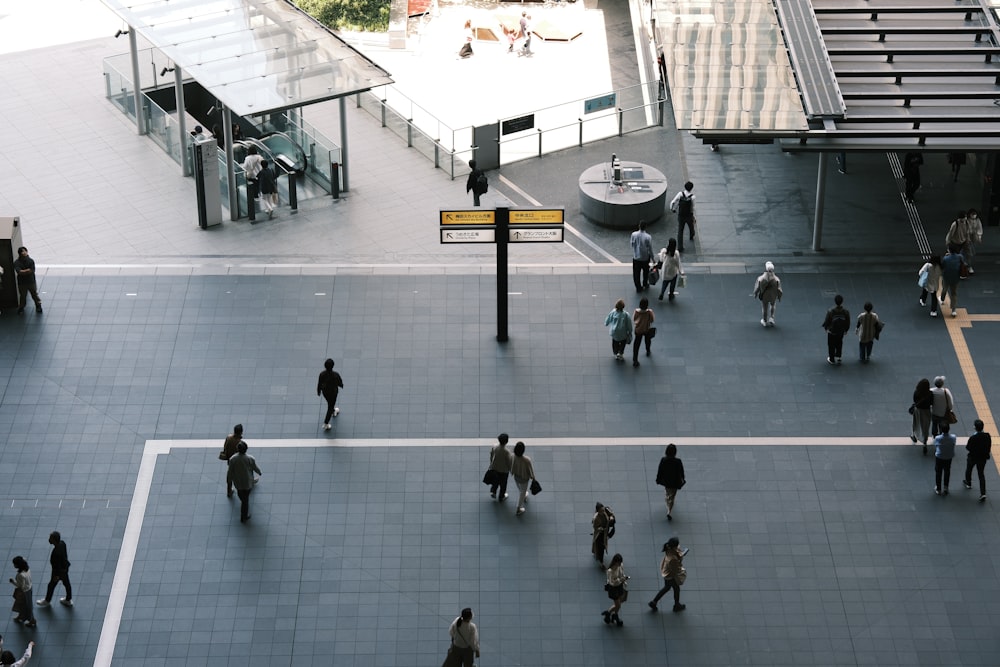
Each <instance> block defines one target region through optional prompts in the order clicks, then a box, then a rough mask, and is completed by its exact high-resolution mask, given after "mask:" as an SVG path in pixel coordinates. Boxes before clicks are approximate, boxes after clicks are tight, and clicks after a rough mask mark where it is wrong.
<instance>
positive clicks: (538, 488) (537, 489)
mask: <svg viewBox="0 0 1000 667" xmlns="http://www.w3.org/2000/svg"><path fill="white" fill-rule="evenodd" d="M541 492H542V485H541V484H539V483H538V480H537V479H533V480H531V495H533V496H537V495H538V494H539V493H541Z"/></svg>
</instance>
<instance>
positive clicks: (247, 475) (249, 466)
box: [227, 440, 263, 523]
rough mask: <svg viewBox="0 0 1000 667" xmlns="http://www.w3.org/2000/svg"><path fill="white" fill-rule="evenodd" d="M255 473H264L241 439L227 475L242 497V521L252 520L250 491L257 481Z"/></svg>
mask: <svg viewBox="0 0 1000 667" xmlns="http://www.w3.org/2000/svg"><path fill="white" fill-rule="evenodd" d="M254 473H257V474H258V475H261V474H263V473H261V471H260V468H258V467H257V461H256V460H255V459H254V457H252V456H250V455H249V454H247V443H245V442H243V441H242V440H240V444H238V445H237V446H236V455H235V456H233V458H231V459H229V475H228V477H227V480H228V481H229V482H230V483H231V484H232V485H233V486H234V487H236V495H237V496H239V498H240V523H246V522H247V521H249V520H250V492H251V491H253V487H254V484H256V483H257V482H256V480H255V479H254Z"/></svg>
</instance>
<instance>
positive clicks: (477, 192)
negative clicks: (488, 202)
mask: <svg viewBox="0 0 1000 667" xmlns="http://www.w3.org/2000/svg"><path fill="white" fill-rule="evenodd" d="M469 168H470V169H472V171H470V172H469V178H468V179H467V180H466V181H465V192H466V194H468V193H469V192H470V191H471V192H472V205H473V206H479V198H480V197H482V196H483V195H484V194H486V192H487V191H488V190H489V189H490V182H489V180H488V179H487V178H486V174H485V173H483V170H482V169H480V168H479V167H477V166H476V161H475V160H469Z"/></svg>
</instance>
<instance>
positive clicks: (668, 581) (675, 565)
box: [648, 537, 687, 611]
mask: <svg viewBox="0 0 1000 667" xmlns="http://www.w3.org/2000/svg"><path fill="white" fill-rule="evenodd" d="M684 553H685V552H684V551H681V541H680V540H679V539H677V538H676V537H671V538H670V539H669V540H667V542H666V543H665V544H664V545H663V560H661V561H660V575H661V576H662V577H663V588H661V589H660V591H659V592H658V593H657V594H656V597H654V598H653V599H652V600H650V601H649V603H648V604H649V608H650V609H652V610H653V611H657V605H656V603H657V602H659V601H660V598H662V597H663V596H664V595H666V594H667V593H669V592H670V591H671V590H673V592H674V611H684V610H685V609H687V605H685V604H681V585H683V584H684V581H685V580H686V579H687V572H686V571H685V570H684Z"/></svg>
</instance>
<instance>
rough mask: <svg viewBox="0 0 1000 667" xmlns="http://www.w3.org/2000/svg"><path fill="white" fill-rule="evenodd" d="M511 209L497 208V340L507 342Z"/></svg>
mask: <svg viewBox="0 0 1000 667" xmlns="http://www.w3.org/2000/svg"><path fill="white" fill-rule="evenodd" d="M509 222H510V209H508V208H506V207H502V208H500V207H498V208H497V209H496V235H497V342H498V343H506V342H507V229H508V224H509Z"/></svg>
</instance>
